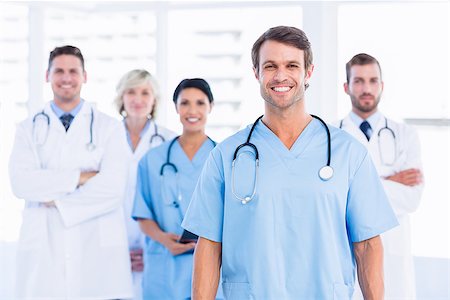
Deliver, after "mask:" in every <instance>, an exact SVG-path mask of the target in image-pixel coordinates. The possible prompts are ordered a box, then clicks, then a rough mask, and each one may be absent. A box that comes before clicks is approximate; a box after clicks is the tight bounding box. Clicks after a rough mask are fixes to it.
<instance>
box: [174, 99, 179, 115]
mask: <svg viewBox="0 0 450 300" xmlns="http://www.w3.org/2000/svg"><path fill="white" fill-rule="evenodd" d="M173 104H174V105H175V111H176V112H177V114H180V113H179V112H178V107H177V103H176V102H174V103H173Z"/></svg>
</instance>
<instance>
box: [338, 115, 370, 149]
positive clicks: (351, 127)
mask: <svg viewBox="0 0 450 300" xmlns="http://www.w3.org/2000/svg"><path fill="white" fill-rule="evenodd" d="M342 129H344V130H345V131H347V132H348V133H350V134H351V135H352V136H353V137H354V138H356V139H357V140H358V141H359V142H360V143H361V144H363V145H364V146H366V147H367V146H368V144H369V142H368V141H367V138H366V136H365V135H364V133H363V132H362V131H361V129H359V127H358V126H356V124H355V123H354V122H353V121H352V119H351V118H350V115H348V116H347V117H346V118H345V119H344V120H343V122H342ZM373 132H375V131H373ZM372 136H373V133H372Z"/></svg>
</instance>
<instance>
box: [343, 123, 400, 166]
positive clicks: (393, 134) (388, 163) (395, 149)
mask: <svg viewBox="0 0 450 300" xmlns="http://www.w3.org/2000/svg"><path fill="white" fill-rule="evenodd" d="M343 125H344V120H343V119H342V120H341V121H340V122H339V128H340V129H343V128H342V127H343ZM383 130H387V131H388V132H389V133H390V134H391V136H392V139H393V141H394V156H393V157H394V160H393V161H392V162H385V161H384V159H383V154H382V151H381V142H380V140H381V139H380V136H381V133H382V132H383ZM377 136H378V151H379V155H380V161H381V163H382V164H383V165H386V166H392V165H394V162H395V158H396V156H397V136H396V135H395V132H394V130H392V128H390V127H389V125H388V120H387V118H386V117H384V127H381V128H380V129H379V130H378V133H377Z"/></svg>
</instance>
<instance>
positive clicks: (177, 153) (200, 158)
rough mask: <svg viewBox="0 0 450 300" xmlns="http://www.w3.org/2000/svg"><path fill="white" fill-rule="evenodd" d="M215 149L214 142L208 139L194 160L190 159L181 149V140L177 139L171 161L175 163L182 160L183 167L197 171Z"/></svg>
mask: <svg viewBox="0 0 450 300" xmlns="http://www.w3.org/2000/svg"><path fill="white" fill-rule="evenodd" d="M213 148H214V145H213V142H212V140H210V139H209V138H206V140H205V141H204V142H203V143H202V145H201V146H200V148H198V150H197V152H195V154H194V157H192V160H190V159H189V157H188V156H187V154H186V152H184V150H183V148H182V147H181V144H180V141H179V139H177V140H176V141H175V143H174V145H173V149H172V153H171V157H170V160H171V161H172V162H175V164H176V160H178V159H179V160H180V163H182V165H183V166H189V168H190V169H196V168H197V167H198V166H199V165H203V163H204V161H205V160H206V157H207V156H208V155H209V152H210V151H211V150H212V149H213Z"/></svg>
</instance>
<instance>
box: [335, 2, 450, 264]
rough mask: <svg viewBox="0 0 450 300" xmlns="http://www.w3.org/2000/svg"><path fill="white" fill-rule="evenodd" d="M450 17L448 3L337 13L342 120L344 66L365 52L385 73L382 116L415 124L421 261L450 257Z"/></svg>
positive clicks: (354, 7) (365, 6) (416, 236)
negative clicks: (419, 148)
mask: <svg viewBox="0 0 450 300" xmlns="http://www.w3.org/2000/svg"><path fill="white" fill-rule="evenodd" d="M369 11H370V13H367V12H369ZM448 17H449V4H448V2H446V3H443V2H441V3H437V2H430V3H380V4H373V3H362V4H345V5H340V6H339V12H338V66H339V69H338V71H339V82H340V85H339V92H338V95H339V99H338V115H339V117H340V118H342V117H344V116H345V115H346V114H347V112H348V111H349V110H350V108H351V105H350V100H349V98H348V96H347V95H346V94H345V93H344V90H343V88H342V83H344V81H345V80H346V78H345V63H346V62H347V61H349V60H350V59H351V57H352V56H353V55H355V54H357V53H360V52H366V53H368V54H371V55H373V56H375V57H376V58H377V59H378V60H379V62H380V64H381V68H382V72H383V80H384V93H383V97H382V99H381V102H380V110H381V111H382V112H383V113H385V114H386V115H387V116H389V117H391V118H393V119H398V120H400V119H404V120H405V121H406V122H408V123H410V124H411V125H413V126H414V127H415V128H416V129H417V130H418V133H419V137H420V139H421V146H422V162H423V168H424V175H425V189H424V193H423V196H422V202H421V205H420V207H419V209H418V210H417V212H415V213H414V214H413V215H412V229H413V230H412V234H413V236H412V237H413V254H414V255H416V256H427V257H443V258H449V255H450V245H449V240H448V237H449V236H450V228H449V227H450V226H449V221H448V213H449V204H448V200H449V199H450V193H449V188H448V182H450V176H449V167H450V164H449V159H448V157H449V156H448V153H449V150H450V145H449V143H450V141H449V136H450V135H449V130H450V127H449V124H450V122H449V118H450V109H449V100H448V99H449V85H448V83H449V82H450V75H449V63H450V60H449V53H450V51H449V50H450V49H449V43H448V42H449V37H450V32H449V18H448ZM437 228H439V229H437ZM437 232H439V234H438V233H437Z"/></svg>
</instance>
